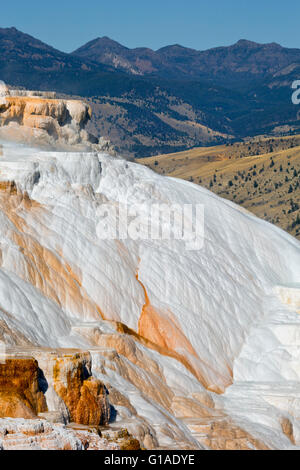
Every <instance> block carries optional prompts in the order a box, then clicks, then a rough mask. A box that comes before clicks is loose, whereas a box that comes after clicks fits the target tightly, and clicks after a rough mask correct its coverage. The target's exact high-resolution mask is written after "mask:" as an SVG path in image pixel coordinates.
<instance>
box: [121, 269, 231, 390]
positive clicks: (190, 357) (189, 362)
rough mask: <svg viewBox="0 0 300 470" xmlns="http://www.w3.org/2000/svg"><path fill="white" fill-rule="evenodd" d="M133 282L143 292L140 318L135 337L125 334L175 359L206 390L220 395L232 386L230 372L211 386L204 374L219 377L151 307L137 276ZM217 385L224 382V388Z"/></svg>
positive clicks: (168, 314)
mask: <svg viewBox="0 0 300 470" xmlns="http://www.w3.org/2000/svg"><path fill="white" fill-rule="evenodd" d="M136 279H137V281H138V282H139V284H140V285H141V287H142V288H143V291H144V294H145V303H144V305H143V308H142V312H141V316H140V318H139V323H138V334H137V333H133V331H132V330H130V329H128V328H127V327H126V330H127V333H129V334H132V335H133V336H135V337H136V338H137V339H138V340H139V341H141V342H143V343H144V344H145V345H146V346H147V347H150V348H151V349H155V350H156V351H158V352H159V353H161V354H163V355H166V356H169V357H173V358H175V359H177V360H178V361H179V362H181V363H182V364H183V365H184V366H185V367H186V368H187V369H188V370H189V371H190V372H191V373H192V374H193V375H194V376H195V377H197V379H198V380H199V381H200V382H201V383H202V385H203V386H204V387H205V388H207V389H208V390H211V391H214V392H216V393H223V392H224V389H225V387H227V386H229V385H231V383H232V371H231V370H230V369H229V370H228V376H227V377H222V378H221V381H220V380H219V381H218V384H212V383H211V379H210V378H209V377H208V376H207V373H206V372H205V371H207V370H209V371H211V372H212V374H213V375H215V376H218V375H219V374H218V373H217V371H214V370H213V368H212V367H211V366H210V365H209V364H206V363H205V362H204V361H203V360H202V359H200V358H199V356H198V354H197V353H196V351H195V349H194V348H193V346H192V345H191V343H190V341H189V340H188V338H187V337H186V336H185V335H184V333H183V332H182V331H181V329H180V327H179V326H178V325H177V324H176V321H175V319H174V318H173V316H172V314H171V312H162V311H158V310H157V309H155V308H154V307H153V306H152V305H151V303H150V300H149V296H148V293H147V290H146V288H145V286H144V284H143V283H142V282H141V281H140V279H139V276H138V273H137V274H136ZM122 329H124V326H123V327H121V330H122ZM119 331H120V327H119ZM178 351H180V352H178ZM181 351H184V352H181ZM220 382H221V383H222V382H223V384H224V385H223V384H221V383H220Z"/></svg>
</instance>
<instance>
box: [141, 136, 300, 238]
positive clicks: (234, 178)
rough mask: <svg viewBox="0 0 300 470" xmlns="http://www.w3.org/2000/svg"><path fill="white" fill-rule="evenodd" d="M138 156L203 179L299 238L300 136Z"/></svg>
mask: <svg viewBox="0 0 300 470" xmlns="http://www.w3.org/2000/svg"><path fill="white" fill-rule="evenodd" d="M137 161H138V162H139V163H142V164H144V165H146V166H149V167H150V168H152V169H153V170H155V171H156V172H158V173H160V174H164V175H168V176H173V177H176V178H182V179H185V180H188V181H191V182H194V183H197V184H200V185H201V186H204V187H206V188H208V189H210V190H211V191H213V192H214V193H216V194H218V195H219V196H221V197H224V198H227V199H230V200H231V201H234V202H236V203H237V204H240V205H242V206H243V207H245V208H246V209H248V210H250V211H251V212H253V213H254V214H255V215H257V216H258V217H261V218H263V219H265V220H268V221H269V222H272V223H274V224H276V225H278V226H279V227H281V228H283V229H284V230H286V231H288V232H290V233H291V234H292V235H294V236H296V237H297V238H298V239H300V136H288V137H277V138H275V137H274V138H270V137H261V138H254V139H251V140H249V141H247V142H241V143H235V144H233V145H229V146H228V145H227V146H226V145H220V146H215V147H201V148H195V149H192V150H188V151H185V152H179V153H174V154H167V155H159V156H155V157H149V158H144V159H139V160H137Z"/></svg>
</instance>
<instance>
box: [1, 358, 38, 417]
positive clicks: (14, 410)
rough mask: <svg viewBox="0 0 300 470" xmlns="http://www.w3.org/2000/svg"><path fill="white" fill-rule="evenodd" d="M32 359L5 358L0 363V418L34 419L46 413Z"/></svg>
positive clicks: (34, 363) (36, 369) (35, 363)
mask: <svg viewBox="0 0 300 470" xmlns="http://www.w3.org/2000/svg"><path fill="white" fill-rule="evenodd" d="M38 375H39V368H38V363H37V361H36V360H35V359H33V358H26V359H24V358H7V359H6V360H5V362H3V363H0V417H1V418H4V417H11V418H34V417H36V415H37V414H39V413H41V412H45V411H47V404H46V400H45V397H44V394H43V392H42V391H41V389H40V386H39V382H38Z"/></svg>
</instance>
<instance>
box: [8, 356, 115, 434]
mask: <svg viewBox="0 0 300 470" xmlns="http://www.w3.org/2000/svg"><path fill="white" fill-rule="evenodd" d="M31 354H33V355H35V356H36V357H37V358H38V359H39V364H38V361H37V360H36V359H34V358H33V357H31V358H30V357H28V358H24V357H18V355H15V356H14V357H13V356H12V357H8V358H6V359H5V361H3V363H1V364H0V417H1V418H6V417H12V418H32V419H33V418H36V417H37V415H43V416H45V417H48V415H49V418H50V417H51V415H52V417H53V416H54V415H55V419H54V420H55V421H61V422H64V423H68V422H70V421H71V422H74V423H78V424H83V425H96V426H99V425H107V424H108V422H109V418H110V404H109V401H108V393H107V390H106V388H105V387H104V385H103V383H102V382H101V381H100V380H97V379H95V378H94V377H92V376H91V357H90V354H89V353H84V352H82V353H76V354H75V353H73V354H72V353H71V352H69V353H62V352H60V351H52V352H50V351H49V352H48V351H44V352H39V351H36V350H34V349H32V350H31Z"/></svg>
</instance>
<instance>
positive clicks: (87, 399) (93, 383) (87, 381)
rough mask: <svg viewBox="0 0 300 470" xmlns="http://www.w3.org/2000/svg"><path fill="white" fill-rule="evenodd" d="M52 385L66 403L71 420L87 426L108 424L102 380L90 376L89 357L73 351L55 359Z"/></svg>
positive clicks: (105, 396) (107, 410)
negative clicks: (69, 355) (69, 354)
mask: <svg viewBox="0 0 300 470" xmlns="http://www.w3.org/2000/svg"><path fill="white" fill-rule="evenodd" d="M53 385H54V389H55V391H56V393H57V394H58V395H59V396H60V397H61V399H62V400H63V402H64V403H65V404H66V406H67V409H68V411H69V414H70V420H71V421H73V422H75V423H79V424H86V425H91V424H92V425H100V424H102V425H106V424H108V422H109V418H110V405H109V402H108V398H107V391H106V389H105V387H104V385H103V383H102V382H100V381H99V380H97V379H95V378H94V377H92V376H91V361H90V358H88V359H87V358H84V357H83V356H82V355H81V354H76V355H74V356H73V357H67V356H63V357H61V358H58V359H56V362H55V364H54V368H53Z"/></svg>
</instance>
